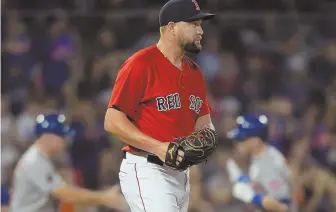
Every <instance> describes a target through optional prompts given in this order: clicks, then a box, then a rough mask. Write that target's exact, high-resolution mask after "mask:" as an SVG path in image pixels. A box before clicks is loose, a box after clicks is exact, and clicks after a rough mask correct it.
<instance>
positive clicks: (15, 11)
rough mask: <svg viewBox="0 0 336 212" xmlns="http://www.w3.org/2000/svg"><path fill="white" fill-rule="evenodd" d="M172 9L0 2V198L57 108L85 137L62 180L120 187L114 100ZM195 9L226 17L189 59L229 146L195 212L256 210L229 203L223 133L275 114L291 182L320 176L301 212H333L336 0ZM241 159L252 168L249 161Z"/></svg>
mask: <svg viewBox="0 0 336 212" xmlns="http://www.w3.org/2000/svg"><path fill="white" fill-rule="evenodd" d="M165 1H166V0H49V1H46V0H31V1H24V0H6V1H5V0H3V1H1V4H2V5H1V6H2V14H1V18H2V20H1V23H2V27H1V30H2V36H1V44H2V48H1V51H2V52H1V53H2V54H1V59H2V63H1V64H2V66H1V69H2V70H1V94H2V96H1V183H2V189H1V190H2V196H4V195H5V194H6V192H9V193H10V188H11V176H12V169H13V166H14V165H15V162H16V161H17V159H18V157H19V156H20V155H21V154H22V152H23V151H24V150H25V149H26V148H27V147H28V146H29V145H30V144H31V143H32V141H33V134H32V127H33V123H34V121H35V117H36V115H37V114H39V113H46V112H49V111H61V112H64V113H66V114H67V115H68V117H69V118H70V121H71V123H72V124H73V126H74V127H75V128H76V129H77V131H78V134H77V136H76V139H75V142H74V144H73V145H72V147H71V149H70V152H69V153H70V154H68V155H66V156H64V161H59V162H58V167H59V168H60V171H61V173H62V174H63V175H64V176H65V177H66V179H67V180H68V181H69V182H72V183H74V184H77V185H79V186H83V187H86V188H90V189H99V188H103V187H106V186H108V185H111V184H114V183H117V182H118V177H117V176H118V174H117V173H118V169H119V164H120V160H121V158H122V152H121V151H120V149H121V145H122V144H121V142H120V141H118V140H117V139H116V138H114V137H112V136H110V135H108V134H106V133H105V131H104V129H103V120H104V114H105V110H106V105H107V101H108V98H109V95H110V92H111V88H112V87H113V82H114V79H115V76H116V73H117V71H118V68H119V67H120V65H121V63H122V62H123V61H124V60H125V59H126V58H127V57H128V56H129V55H131V54H132V53H133V52H135V51H136V50H138V49H140V48H142V47H145V46H148V45H151V44H154V43H155V42H156V41H157V39H158V18H157V17H158V11H159V8H160V6H161V5H163V4H164V3H165ZM199 4H200V6H201V8H202V9H204V10H210V11H213V12H215V13H217V14H218V16H217V17H216V18H215V19H214V20H213V21H210V22H209V23H205V24H204V29H205V38H204V49H203V51H202V53H201V54H199V55H197V56H195V55H192V57H193V58H194V59H195V60H196V61H197V62H198V63H199V65H200V66H201V68H202V69H203V72H204V75H205V78H206V82H207V84H208V95H209V99H210V102H211V104H212V107H213V112H212V117H213V120H214V124H215V126H216V128H217V130H218V132H219V133H220V135H221V146H220V149H219V150H218V151H217V153H216V155H215V156H214V157H213V158H212V159H211V160H210V161H209V162H208V164H206V165H202V166H199V167H195V168H193V169H192V172H191V175H192V177H191V183H192V193H191V202H190V212H201V211H202V212H217V211H226V212H230V211H237V212H238V211H249V209H248V207H245V206H243V205H242V204H241V203H239V202H237V201H236V200H232V198H231V196H230V189H229V186H230V184H229V182H228V178H227V173H226V171H225V161H226V159H227V158H228V157H229V156H231V155H232V149H231V146H230V143H229V142H228V141H226V140H225V138H224V135H225V132H226V131H228V130H229V129H231V128H232V127H233V126H234V121H235V116H237V115H238V114H240V113H245V112H263V113H266V114H267V115H269V117H270V120H271V128H270V134H271V138H270V141H269V142H270V143H271V144H272V145H274V146H276V147H277V148H279V149H280V150H281V151H282V152H283V153H284V154H285V155H286V157H287V159H288V163H289V164H290V165H291V167H292V169H293V171H294V173H295V176H297V178H294V181H295V180H299V179H301V178H302V175H304V173H303V172H301V171H299V170H301V169H299V168H300V167H304V168H305V169H304V170H309V169H312V168H315V169H316V168H317V169H316V172H315V173H316V177H315V178H313V179H312V180H310V181H308V182H307V183H306V186H305V187H304V188H303V187H300V188H298V189H297V191H296V194H297V196H298V198H297V201H298V202H299V203H298V204H300V206H301V210H302V211H305V212H308V211H309V210H308V209H307V208H304V206H309V205H310V204H309V203H312V201H314V199H317V202H318V204H315V207H313V208H310V209H311V211H316V212H322V211H325V212H334V211H336V208H334V209H333V208H332V205H331V203H335V202H336V199H335V195H332V194H335V191H336V189H335V188H333V187H335V186H336V183H335V182H336V180H335V171H336V27H335V26H336V12H335V11H336V1H333V0H273V1H269V0H268V1H267V0H199ZM235 157H236V159H237V161H239V162H241V165H242V166H243V167H245V168H246V159H244V158H240V157H239V156H237V155H236V156H235ZM328 189H329V190H330V192H329V193H330V195H328ZM333 189H334V190H333ZM333 191H334V193H332V192H333ZM312 204H313V205H314V203H312ZM62 206H63V210H64V211H67V210H71V209H70V208H71V207H70V208H69V206H68V205H67V206H66V207H64V206H65V205H62ZM5 207H6V203H5V202H2V208H3V209H5ZM309 207H311V206H309ZM91 210H92V208H91ZM100 210H101V211H105V209H100ZM80 211H88V210H85V209H84V208H82V209H81V210H80Z"/></svg>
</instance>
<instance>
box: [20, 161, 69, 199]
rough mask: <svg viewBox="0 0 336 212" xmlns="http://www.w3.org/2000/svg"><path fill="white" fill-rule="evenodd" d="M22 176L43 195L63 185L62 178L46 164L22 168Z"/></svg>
mask: <svg viewBox="0 0 336 212" xmlns="http://www.w3.org/2000/svg"><path fill="white" fill-rule="evenodd" d="M24 174H25V175H26V176H27V177H28V179H29V180H30V181H31V182H33V184H34V185H35V186H36V187H37V188H39V189H40V190H41V191H42V192H43V193H45V194H49V193H51V192H52V190H54V189H55V188H58V187H61V186H63V185H64V184H65V182H64V181H63V179H62V177H61V176H60V175H58V174H57V173H56V171H55V169H53V167H52V166H51V165H49V164H48V163H39V164H35V165H34V164H31V165H30V166H28V167H25V168H24Z"/></svg>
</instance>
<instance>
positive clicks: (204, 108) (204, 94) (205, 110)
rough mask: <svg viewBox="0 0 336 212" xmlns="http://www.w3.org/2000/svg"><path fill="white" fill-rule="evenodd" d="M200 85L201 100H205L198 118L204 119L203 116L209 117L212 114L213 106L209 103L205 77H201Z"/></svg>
mask: <svg viewBox="0 0 336 212" xmlns="http://www.w3.org/2000/svg"><path fill="white" fill-rule="evenodd" d="M200 83H201V86H200V88H201V89H202V91H201V93H202V96H201V99H202V100H203V103H202V108H201V111H200V113H199V115H198V117H202V116H204V115H207V114H209V113H210V112H211V106H210V104H209V102H208V98H207V89H206V83H205V80H204V77H203V76H202V75H201V82H200Z"/></svg>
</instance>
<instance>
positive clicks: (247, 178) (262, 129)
mask: <svg viewBox="0 0 336 212" xmlns="http://www.w3.org/2000/svg"><path fill="white" fill-rule="evenodd" d="M237 124H238V126H237V128H235V129H233V130H231V131H230V132H229V133H228V137H229V138H230V139H232V140H234V142H235V143H234V146H235V148H236V149H237V154H243V155H247V156H249V157H250V160H251V162H250V165H249V170H248V174H244V173H243V171H242V169H241V168H239V167H238V165H237V164H236V163H235V161H234V160H232V159H229V160H228V161H227V170H228V173H229V175H230V179H231V181H232V183H233V188H232V195H233V196H234V197H235V198H237V199H239V200H241V201H243V202H245V203H248V204H253V205H255V206H258V207H260V208H263V209H266V210H270V211H288V208H289V207H288V206H290V204H291V185H290V182H291V180H290V172H289V168H288V167H287V165H286V160H285V158H284V157H283V155H282V154H281V153H280V152H279V151H278V150H277V149H275V148H274V147H272V146H270V145H268V144H266V142H267V139H268V119H267V117H266V116H264V115H261V116H253V115H245V116H239V117H238V118H237Z"/></svg>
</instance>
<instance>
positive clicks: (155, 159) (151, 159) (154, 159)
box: [124, 151, 163, 166]
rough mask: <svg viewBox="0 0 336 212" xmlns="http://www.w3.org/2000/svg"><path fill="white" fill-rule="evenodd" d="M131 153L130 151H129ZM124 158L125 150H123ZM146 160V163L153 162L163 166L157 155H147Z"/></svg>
mask: <svg viewBox="0 0 336 212" xmlns="http://www.w3.org/2000/svg"><path fill="white" fill-rule="evenodd" d="M130 154H132V153H130ZM124 159H126V152H125V151H124ZM147 162H148V163H154V164H156V165H159V166H163V162H162V160H160V158H159V157H158V156H155V155H148V156H147Z"/></svg>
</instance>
